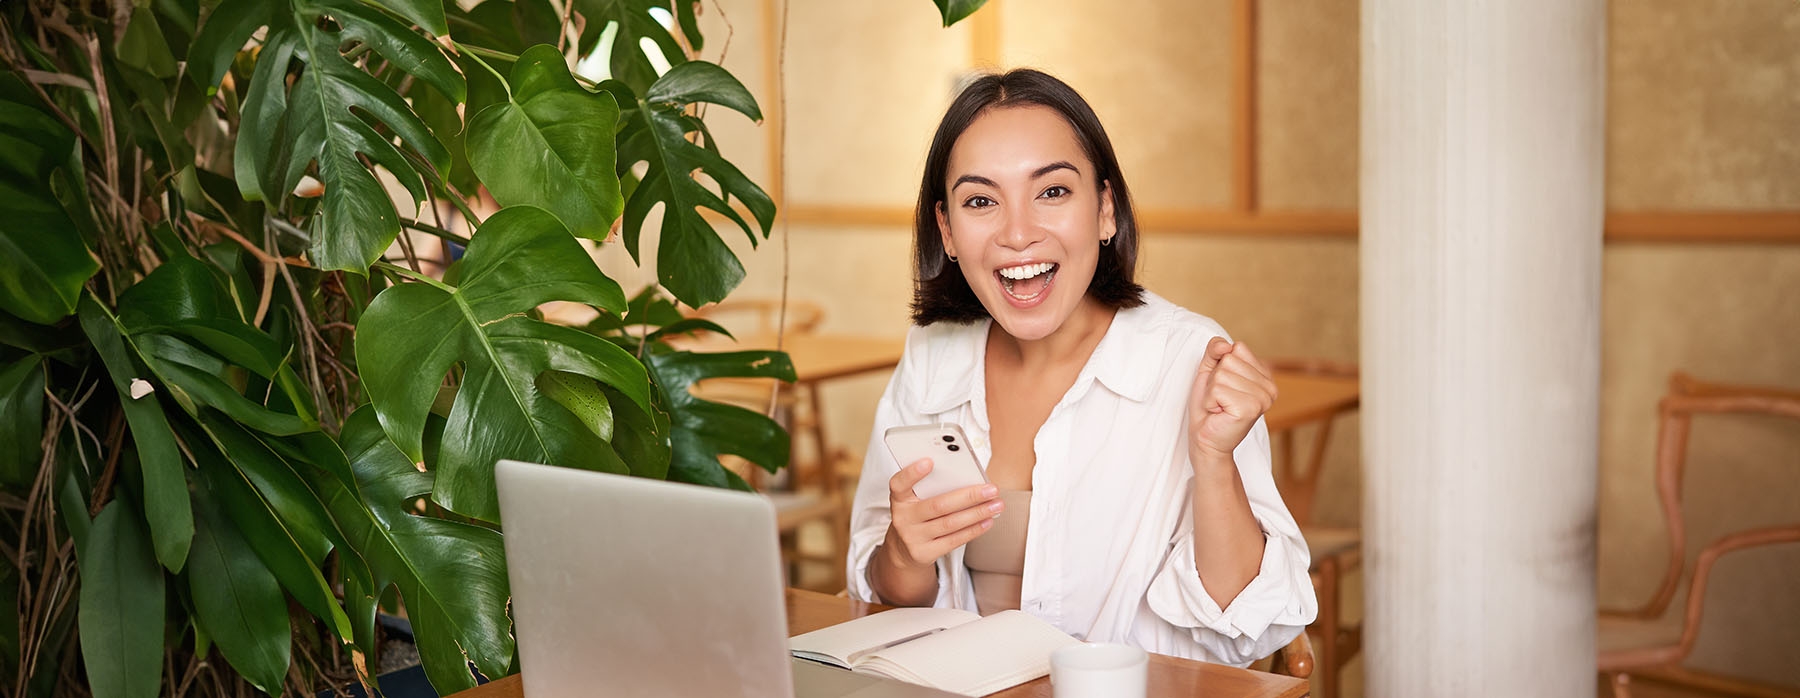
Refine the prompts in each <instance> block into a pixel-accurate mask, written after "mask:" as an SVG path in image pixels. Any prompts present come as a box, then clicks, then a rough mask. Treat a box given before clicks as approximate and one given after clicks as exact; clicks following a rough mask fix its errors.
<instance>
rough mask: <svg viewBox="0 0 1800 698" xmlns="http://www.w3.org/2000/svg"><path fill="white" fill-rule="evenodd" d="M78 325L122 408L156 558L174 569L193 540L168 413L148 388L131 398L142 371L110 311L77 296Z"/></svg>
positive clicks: (185, 480) (188, 508)
mask: <svg viewBox="0 0 1800 698" xmlns="http://www.w3.org/2000/svg"><path fill="white" fill-rule="evenodd" d="M81 329H82V331H83V332H85V333H86V334H87V337H88V341H89V342H92V343H93V345H94V351H95V353H98V354H99V355H100V360H101V362H102V363H104V364H105V366H106V372H107V374H108V375H109V376H110V377H111V378H112V385H113V390H114V391H116V392H117V393H118V395H119V406H120V408H121V409H123V410H124V412H125V423H126V424H127V425H128V426H130V427H131V440H132V443H134V444H135V445H136V446H137V454H138V465H139V467H140V468H142V469H143V474H144V512H145V514H146V515H147V517H148V519H149V521H150V538H151V540H153V541H155V542H156V559H157V560H158V561H160V562H161V563H162V565H163V566H164V567H166V568H168V569H169V570H170V571H178V570H180V569H181V567H182V565H183V563H185V561H186V560H187V554H188V548H189V546H190V545H191V544H192V542H193V538H194V513H193V510H192V508H191V506H192V505H191V504H190V503H189V501H188V490H187V479H186V478H185V477H184V476H183V475H182V465H181V453H180V452H179V451H177V450H176V447H175V434H174V433H173V432H171V431H170V430H169V418H168V416H167V415H165V414H163V408H162V404H161V403H160V402H158V401H157V399H156V396H155V394H154V393H151V394H148V395H144V396H142V397H132V387H131V385H132V382H133V381H137V380H143V379H142V378H140V377H139V376H141V375H144V374H143V373H141V372H140V371H139V370H138V362H137V361H136V360H134V358H133V356H134V355H136V354H137V351H136V349H135V348H132V346H131V345H130V344H129V343H128V342H127V340H126V339H125V337H124V334H123V332H122V331H121V330H120V329H119V326H118V322H117V321H116V320H114V319H113V317H112V314H111V313H108V312H107V311H106V308H105V307H103V306H101V305H100V303H99V301H96V300H94V298H93V297H92V296H84V297H82V299H81ZM140 358H141V357H140Z"/></svg>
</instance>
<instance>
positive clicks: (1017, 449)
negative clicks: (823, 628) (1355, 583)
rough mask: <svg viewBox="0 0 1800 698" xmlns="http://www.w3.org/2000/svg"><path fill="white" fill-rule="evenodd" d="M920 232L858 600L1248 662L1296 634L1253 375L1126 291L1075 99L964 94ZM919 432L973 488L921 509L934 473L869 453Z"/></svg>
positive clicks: (1045, 79) (1296, 543)
mask: <svg viewBox="0 0 1800 698" xmlns="http://www.w3.org/2000/svg"><path fill="white" fill-rule="evenodd" d="M915 229H916V230H915V234H916V239H915V251H916V260H915V263H916V270H915V272H916V277H915V282H916V286H915V296H914V302H913V320H914V322H915V323H916V325H917V326H916V327H915V328H914V329H913V331H912V332H911V333H910V334H909V336H908V337H907V345H906V355H905V358H904V359H902V361H901V364H900V366H899V368H898V369H897V370H896V371H895V374H894V378H893V380H892V382H891V383H889V385H888V388H887V392H886V393H885V394H884V395H883V396H882V398H881V402H880V404H879V406H878V407H877V410H876V417H875V429H874V437H873V438H872V439H871V440H870V444H869V449H868V456H867V460H866V461H865V462H864V465H863V474H862V482H861V484H860V486H859V487H858V489H857V493H856V502H855V506H854V510H853V513H852V520H851V533H852V535H851V545H850V559H849V579H850V591H851V594H852V595H854V596H856V597H858V598H861V599H863V600H866V601H881V602H885V603H890V604H896V605H910V606H931V605H935V606H949V607H956V608H964V609H969V610H978V611H980V612H982V613H983V614H986V613H992V612H995V611H998V610H1002V609H1007V608H1022V609H1023V610H1025V611H1027V612H1029V613H1031V614H1033V615H1035V616H1037V617H1039V618H1042V619H1044V620H1046V621H1048V622H1050V623H1051V624H1053V625H1055V626H1057V627H1059V628H1061V629H1062V630H1063V631H1064V632H1067V633H1069V634H1071V635H1073V636H1075V637H1078V638H1082V639H1085V640H1089V641H1106V642H1122V643H1127V644H1132V645H1136V646H1138V647H1142V648H1144V649H1146V650H1149V651H1152V652H1158V653H1162V654H1169V655H1175V656H1182V657H1189V658H1193V659H1203V660H1208V661H1214V662H1221V663H1227V664H1236V665H1240V666H1241V665H1244V664H1247V663H1249V662H1251V661H1253V660H1255V659H1258V658H1261V657H1263V656H1266V655H1268V654H1270V653H1272V652H1274V651H1275V650H1276V649H1278V648H1280V647H1281V646H1283V645H1285V644H1287V643H1288V642H1289V641H1291V640H1292V639H1293V638H1294V637H1295V636H1296V635H1298V634H1299V633H1300V632H1301V630H1302V629H1303V628H1304V627H1305V625H1306V624H1307V623H1309V622H1311V621H1312V619H1313V616H1314V615H1315V613H1316V603H1315V600H1314V597H1313V591H1312V585H1311V582H1310V580H1309V578H1308V576H1307V572H1306V569H1307V564H1308V558H1307V550H1306V544H1305V542H1304V541H1302V539H1301V538H1300V531H1299V529H1298V527H1297V526H1296V525H1295V523H1294V519H1293V517H1292V516H1291V515H1290V514H1289V513H1288V511H1287V507H1286V505H1284V504H1283V503H1282V501H1281V496H1280V494H1279V493H1277V492H1276V490H1275V484H1274V481H1273V479H1272V477H1271V475H1270V467H1269V439H1268V432H1267V430H1266V429H1265V427H1264V426H1263V424H1262V421H1261V416H1262V413H1263V412H1264V411H1265V410H1267V409H1268V407H1269V405H1270V404H1271V403H1272V402H1273V401H1274V398H1275V387H1274V384H1273V382H1272V381H1271V380H1270V377H1269V371H1268V369H1267V368H1266V367H1264V366H1263V364H1262V363H1261V362H1260V361H1258V360H1257V358H1256V356H1255V355H1254V354H1252V353H1251V351H1250V349H1249V347H1247V346H1245V345H1243V344H1241V343H1240V344H1232V343H1231V341H1230V340H1229V338H1227V337H1226V335H1225V332H1224V330H1222V329H1221V328H1220V327H1219V326H1218V324H1217V323H1214V322H1213V321H1212V320H1210V319H1208V318H1205V317H1202V316H1200V315H1196V314H1194V313H1191V312H1188V311H1186V310H1183V309H1181V308H1179V307H1177V306H1175V305H1173V304H1171V303H1169V302H1168V301H1165V300H1163V299H1161V298H1159V297H1157V296H1155V295H1154V294H1150V293H1148V292H1146V291H1145V290H1144V289H1143V288H1142V287H1140V286H1138V285H1137V284H1136V283H1134V282H1133V281H1132V277H1133V272H1134V270H1135V265H1136V257H1137V223H1136V219H1135V218H1134V217H1133V214H1132V208H1131V197H1130V193H1129V190H1128V189H1127V188H1126V186H1125V179H1124V177H1123V175H1122V174H1121V173H1120V172H1119V167H1118V161H1117V159H1116V158H1115V157H1114V155H1113V149H1112V144H1111V142H1110V141H1109V140H1108V139H1107V137H1106V132H1105V130H1104V129H1102V128H1101V126H1100V122H1099V120H1098V119H1097V118H1096V117H1095V116H1094V113H1093V110H1092V109H1091V108H1089V107H1088V105H1087V103H1086V102H1084V101H1083V100H1082V99H1081V96H1080V95H1078V94H1076V93H1075V91H1074V90H1073V89H1071V88H1070V87H1069V86H1068V85H1066V84H1064V83H1062V82H1061V81H1059V80H1057V79H1055V78H1053V77H1050V76H1048V75H1045V74H1043V73H1040V72H1037V71H1033V70H1015V71H1012V72H1010V73H1006V74H1004V75H989V76H986V77H983V78H981V79H980V80H977V81H976V82H975V83H974V84H972V85H970V86H969V87H968V88H967V89H965V90H964V91H963V92H962V94H961V95H959V96H958V97H957V98H956V100H955V101H954V102H953V103H952V104H951V105H950V108H949V110H948V112H947V113H946V114H945V116H944V120H943V122H942V123H941V124H940V125H939V127H938V131H937V135H936V137H935V138H934V139H933V141H932V144H931V151H930V153H929V155H928V156H927V158H926V164H925V175H924V180H923V181H922V182H921V183H920V187H919V204H918V210H917V214H916V219H915ZM1196 273H1204V271H1203V270H1197V271H1196ZM934 422H952V423H955V424H958V425H960V426H961V427H962V429H963V430H964V431H965V433H966V434H967V435H968V438H969V441H970V443H969V446H971V447H972V448H973V449H974V450H975V452H976V454H977V455H978V456H979V457H980V460H981V462H982V463H984V464H985V467H986V471H987V478H988V481H989V483H990V484H989V485H985V486H975V487H968V488H964V489H961V490H956V491H953V492H949V493H946V494H943V495H940V496H938V497H935V498H932V499H928V500H921V499H919V498H918V497H917V496H916V495H915V494H914V493H913V491H912V486H913V485H914V484H915V483H917V482H919V481H920V480H921V479H922V478H923V477H924V476H925V474H926V473H927V472H929V471H930V468H931V467H932V464H931V463H930V461H929V460H921V461H919V462H917V463H896V462H894V459H893V457H892V456H891V455H890V454H889V453H888V450H887V448H886V447H885V446H884V445H883V441H882V435H883V433H884V432H885V431H886V430H887V429H889V428H891V427H895V426H904V425H916V424H930V423H934ZM903 466H904V467H903Z"/></svg>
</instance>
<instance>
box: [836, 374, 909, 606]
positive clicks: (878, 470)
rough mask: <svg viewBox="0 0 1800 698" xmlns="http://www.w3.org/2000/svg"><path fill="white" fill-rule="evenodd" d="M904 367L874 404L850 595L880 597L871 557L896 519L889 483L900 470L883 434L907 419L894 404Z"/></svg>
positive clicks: (853, 513)
mask: <svg viewBox="0 0 1800 698" xmlns="http://www.w3.org/2000/svg"><path fill="white" fill-rule="evenodd" d="M904 370H905V369H904V362H902V367H901V368H897V369H895V370H894V377H893V379H892V380H890V381H888V386H887V390H886V391H884V392H883V393H882V395H881V402H880V403H878V404H877V405H876V406H875V428H874V430H873V431H872V432H871V433H870V435H869V447H868V449H867V450H866V451H865V455H864V456H863V468H862V477H861V478H860V479H858V481H857V485H856V499H855V501H854V502H852V503H851V509H850V555H849V560H848V561H847V564H848V565H849V568H848V570H847V575H846V576H845V579H846V580H848V586H849V590H850V595H851V596H853V597H855V598H858V599H861V600H863V601H876V600H877V599H876V598H875V589H874V588H873V587H871V586H870V585H869V559H870V558H871V557H873V556H874V554H875V548H876V547H877V546H880V545H881V541H882V540H883V539H885V538H886V537H887V529H888V524H889V523H890V522H892V521H893V513H892V512H890V511H889V510H888V484H887V483H888V480H889V479H892V478H893V477H894V473H897V472H899V471H900V466H899V465H897V464H895V463H894V456H893V454H890V453H888V450H887V445H886V444H885V443H883V442H882V439H881V435H882V434H883V433H886V432H887V430H888V429H889V428H892V427H896V426H900V425H901V424H903V423H904V422H905V418H904V417H903V416H902V415H901V414H900V408H899V406H898V405H896V404H895V402H896V400H897V398H898V396H897V395H896V394H895V393H896V392H898V391H901V390H903V388H901V387H900V382H901V380H902V377H903V376H902V374H903V372H904Z"/></svg>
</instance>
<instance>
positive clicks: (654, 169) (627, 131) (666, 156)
mask: <svg viewBox="0 0 1800 698" xmlns="http://www.w3.org/2000/svg"><path fill="white" fill-rule="evenodd" d="M604 87H605V88H606V89H607V90H608V91H610V92H612V93H613V96H614V97H615V98H616V99H618V100H619V103H620V104H631V105H634V107H633V108H632V109H631V110H630V111H629V112H627V113H626V115H625V119H624V120H625V125H624V128H623V129H621V131H620V133H619V143H620V145H619V169H618V172H619V174H620V175H621V176H623V175H625V174H626V173H627V172H628V171H629V170H630V168H631V167H632V166H633V165H635V164H637V163H639V162H642V163H646V164H647V165H648V166H649V169H648V170H646V171H645V172H644V176H643V178H642V180H641V181H640V182H639V183H638V186H637V189H635V190H634V191H633V192H632V193H631V198H630V199H629V200H627V201H626V202H625V248H626V249H627V250H630V251H631V258H632V259H634V260H636V259H639V256H638V252H639V248H638V245H639V242H640V236H641V235H642V233H643V225H644V219H645V218H646V217H648V216H649V215H650V211H651V209H652V208H654V207H655V206H656V205H658V204H661V205H662V207H663V211H662V213H663V218H662V231H661V239H660V241H659V242H658V244H657V248H656V254H657V259H658V260H659V261H658V263H657V277H656V278H657V281H658V282H660V283H661V284H662V285H663V287H665V288H667V289H669V292H670V293H672V294H674V295H675V298H676V299H678V300H680V301H681V302H683V303H686V304H688V305H690V306H693V307H699V306H702V305H706V304H708V303H714V302H717V301H719V300H722V299H724V298H725V294H727V293H730V292H731V289H733V288H736V287H737V285H738V283H739V282H741V281H742V280H743V278H744V267H743V265H742V264H740V263H739V262H738V259H737V255H736V254H733V253H732V251H731V248H729V247H726V246H725V241H724V240H721V239H719V233H718V231H716V230H714V229H713V226H712V224H711V223H709V222H708V221H707V220H706V218H705V217H704V216H703V215H701V213H700V211H701V209H710V210H712V211H714V212H716V213H718V214H720V215H723V216H725V217H726V218H729V219H731V221H732V222H733V223H736V224H737V226H738V227H740V228H743V230H744V233H745V234H747V235H749V236H750V242H751V243H752V244H755V243H756V241H757V235H756V233H755V231H753V230H752V229H751V227H750V224H749V223H747V222H745V221H744V218H743V216H741V215H739V214H738V212H737V210H736V209H734V208H732V207H731V197H734V196H735V197H737V199H738V201H740V202H742V203H743V204H744V206H745V207H746V208H748V209H750V214H751V215H752V216H754V217H755V218H756V222H757V225H758V226H760V227H761V229H762V234H763V237H767V236H768V235H769V227H770V226H771V225H773V224H774V221H775V203H774V202H773V201H771V200H770V199H769V195H768V194H767V193H765V192H764V191H763V190H762V188H761V187H758V186H756V183H755V182H752V181H750V178H748V177H745V176H744V173H742V172H740V171H738V169H737V168H736V167H734V166H732V164H731V163H729V162H726V161H725V158H723V157H721V156H720V155H719V153H718V151H717V150H716V149H715V148H714V147H713V146H712V138H711V136H710V135H708V134H707V133H706V127H705V125H704V124H703V123H701V122H700V120H698V119H695V118H693V117H692V116H690V115H688V113H687V112H686V111H685V110H686V108H687V107H689V106H690V105H695V104H702V103H710V104H717V105H720V106H723V107H726V108H728V109H732V110H734V111H737V112H739V113H741V114H743V115H745V116H748V117H750V118H752V119H758V120H760V119H762V112H761V111H759V110H758V109H757V108H756V100H755V99H754V98H752V97H751V96H750V92H749V91H748V90H745V89H744V86H743V84H742V83H739V82H738V80H737V78H734V77H732V76H731V74H730V73H727V72H725V69H724V68H720V67H719V66H716V65H713V64H711V63H705V62H702V61H691V62H687V63H683V64H681V65H678V66H675V67H674V68H671V69H670V70H669V72H668V73H667V74H664V75H663V76H662V77H661V78H659V79H657V81H656V82H655V84H652V85H651V86H650V88H649V90H648V91H647V92H645V93H644V96H643V97H638V96H637V95H636V94H635V93H633V91H632V90H631V88H630V87H629V86H628V85H625V84H623V83H620V82H617V81H610V82H608V83H606V84H605V85H604ZM689 134H698V135H699V136H700V137H701V138H702V139H703V141H704V143H705V145H696V144H695V143H693V142H692V141H690V140H688V138H689ZM700 172H704V173H705V174H706V175H707V176H708V177H711V178H712V180H713V181H714V182H717V183H718V186H719V187H720V189H721V190H722V193H721V194H715V193H713V192H712V190H710V189H707V188H706V185H704V184H702V183H701V182H700V181H699V180H697V179H695V176H694V175H695V174H696V173H700Z"/></svg>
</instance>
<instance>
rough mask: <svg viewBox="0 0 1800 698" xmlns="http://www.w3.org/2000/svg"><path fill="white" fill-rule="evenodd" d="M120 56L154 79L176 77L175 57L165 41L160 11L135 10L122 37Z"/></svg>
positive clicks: (138, 8) (139, 8)
mask: <svg viewBox="0 0 1800 698" xmlns="http://www.w3.org/2000/svg"><path fill="white" fill-rule="evenodd" d="M118 56H119V62H120V63H123V64H125V65H128V66H131V67H133V68H137V69H138V70H142V71H144V72H146V73H149V74H150V75H151V76H152V77H157V78H170V77H174V76H175V56H174V54H172V53H170V52H169V42H168V41H167V40H166V39H164V38H163V34H162V28H161V27H159V26H157V23H156V12H155V11H153V10H151V9H150V7H149V5H148V4H145V5H139V6H137V7H136V8H134V9H133V10H132V11H131V20H130V22H129V23H127V24H126V25H125V33H124V34H122V35H120V37H119V46H118Z"/></svg>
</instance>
